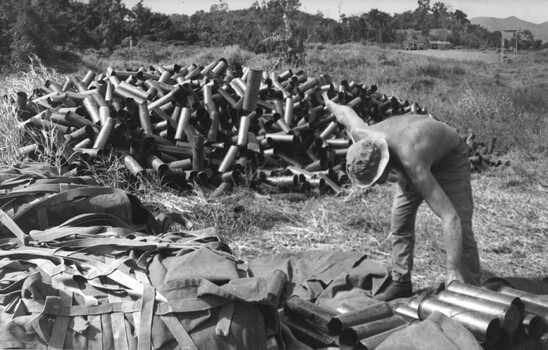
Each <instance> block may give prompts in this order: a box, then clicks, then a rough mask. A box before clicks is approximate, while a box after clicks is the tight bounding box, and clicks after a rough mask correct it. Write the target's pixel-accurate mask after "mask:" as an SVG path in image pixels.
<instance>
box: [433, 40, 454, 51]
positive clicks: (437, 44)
mask: <svg viewBox="0 0 548 350" xmlns="http://www.w3.org/2000/svg"><path fill="white" fill-rule="evenodd" d="M429 44H430V48H431V49H432V50H447V49H450V48H451V43H450V42H449V41H437V40H434V41H430V43H429Z"/></svg>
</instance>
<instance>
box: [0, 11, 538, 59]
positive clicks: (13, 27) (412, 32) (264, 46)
mask: <svg viewBox="0 0 548 350" xmlns="http://www.w3.org/2000/svg"><path fill="white" fill-rule="evenodd" d="M417 3H418V6H417V8H416V9H415V10H414V11H407V12H404V13H402V14H395V15H393V16H392V15H389V14H387V13H384V12H382V11H379V10H377V9H372V10H370V11H369V12H367V13H363V14H360V15H356V16H345V15H341V18H340V20H339V21H335V20H332V19H328V18H325V17H324V16H323V15H322V13H317V14H314V15H312V14H307V13H304V12H301V11H299V8H300V2H299V1H298V0H268V1H267V0H264V1H262V2H261V3H259V1H256V2H254V3H253V5H252V6H251V7H250V8H248V9H244V10H236V11H231V10H230V9H229V7H228V4H227V3H226V2H223V1H222V0H221V1H220V3H219V4H215V5H213V6H211V8H210V11H209V12H205V11H199V12H196V13H194V14H193V15H191V16H187V15H180V14H173V15H166V14H161V13H156V12H152V11H151V10H150V9H149V8H147V7H145V6H144V5H143V2H142V0H141V1H140V2H138V3H137V4H136V5H135V6H134V7H133V8H131V9H128V8H126V7H125V5H124V4H123V3H122V2H121V0H89V2H88V3H83V2H80V1H71V0H56V1H47V0H3V1H1V2H0V69H2V68H4V69H5V68H8V67H10V66H11V67H15V68H21V67H22V66H24V65H25V64H26V63H27V62H28V57H29V56H31V55H37V56H38V57H39V58H40V59H42V61H43V62H45V63H47V64H49V65H53V64H59V63H61V62H64V61H66V57H69V58H76V54H77V53H80V52H86V51H90V50H92V51H95V52H96V54H97V55H99V56H102V57H104V56H108V55H109V54H110V53H111V52H112V51H113V50H115V49H116V48H124V49H126V50H127V49H129V48H131V47H132V46H134V45H137V46H147V45H148V43H149V42H150V41H157V42H162V43H163V44H164V45H170V44H180V45H181V44H183V45H199V46H208V47H212V46H231V45H240V46H241V47H242V48H244V49H246V50H249V51H257V50H259V51H263V52H264V51H269V50H272V51H274V52H276V50H277V49H279V48H276V47H275V46H276V44H279V43H280V42H281V43H283V45H282V49H283V51H290V50H295V49H297V50H301V49H302V47H303V45H304V43H312V42H314V43H324V44H335V43H350V42H355V43H359V42H367V43H373V44H375V43H376V44H383V45H397V46H398V47H401V45H402V44H403V43H404V42H405V41H406V40H419V39H421V40H427V39H430V38H433V39H437V40H439V39H444V40H449V41H450V42H451V43H452V44H453V45H456V46H463V47H467V48H494V47H496V46H497V45H499V44H500V41H501V40H500V37H501V33H500V32H495V33H490V32H488V31H487V30H485V29H483V28H482V27H480V26H477V25H472V24H471V23H470V21H469V20H468V18H467V15H466V14H465V13H464V12H462V11H461V10H455V11H454V12H452V11H450V10H448V7H447V6H446V5H445V4H444V3H443V2H435V3H433V4H431V2H430V0H418V1H417ZM512 40H515V38H514V39H511V41H512ZM509 45H510V46H512V47H514V45H513V43H512V42H510V43H509ZM519 45H520V46H522V47H521V48H527V49H531V48H533V49H539V48H541V47H542V43H541V42H540V41H538V40H535V39H534V37H533V36H532V34H531V33H530V32H527V31H525V32H524V33H522V34H521V38H520V41H519ZM272 46H274V47H272ZM58 67H59V66H58Z"/></svg>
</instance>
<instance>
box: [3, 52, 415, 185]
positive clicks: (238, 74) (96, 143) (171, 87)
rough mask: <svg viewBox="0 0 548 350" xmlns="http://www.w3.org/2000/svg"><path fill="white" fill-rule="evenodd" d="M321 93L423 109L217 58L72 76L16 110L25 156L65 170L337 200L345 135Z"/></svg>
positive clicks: (379, 110)
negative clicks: (98, 169)
mask: <svg viewBox="0 0 548 350" xmlns="http://www.w3.org/2000/svg"><path fill="white" fill-rule="evenodd" d="M322 93H327V95H328V97H329V98H330V99H331V100H332V101H334V102H336V103H338V104H341V105H347V106H350V107H352V108H353V109H354V110H355V111H356V113H357V114H358V115H359V116H360V117H361V118H363V119H364V120H366V121H367V122H369V123H374V122H377V121H380V120H382V119H384V118H387V117H389V116H391V115H396V114H404V113H426V110H425V109H422V108H421V107H419V106H418V104H416V103H413V104H412V103H409V102H408V101H400V100H399V99H397V98H396V97H388V96H386V95H383V94H380V93H379V92H378V91H377V87H376V86H375V85H372V86H365V85H363V84H358V83H355V82H348V81H345V80H343V81H341V82H340V83H339V84H336V83H334V82H333V81H332V79H331V77H330V76H329V75H327V74H325V75H319V76H308V75H307V74H306V73H305V72H304V71H303V70H300V71H295V72H294V71H292V70H291V69H288V70H286V71H283V72H266V71H264V70H262V69H256V68H252V67H243V66H241V65H234V66H229V64H228V62H227V61H226V60H225V59H224V58H221V59H217V60H214V61H212V62H210V63H208V64H207V65H204V66H199V65H197V64H191V65H189V66H187V67H182V66H180V65H177V64H172V65H169V66H168V65H153V66H150V67H148V68H145V67H140V68H139V69H135V70H127V69H124V70H119V69H114V68H112V67H109V68H108V69H106V71H105V72H103V73H101V74H96V73H95V72H93V71H88V72H87V74H85V76H84V77H83V78H82V77H79V76H76V75H68V76H66V77H65V80H64V81H46V83H45V84H44V86H40V87H38V88H36V89H34V91H33V94H32V97H31V98H28V97H27V95H26V93H23V92H20V93H18V94H17V96H16V98H15V99H13V103H14V104H16V108H17V115H18V118H19V120H20V122H21V123H20V124H21V126H22V128H21V129H23V130H25V134H26V135H27V136H28V137H26V138H25V142H24V146H22V147H20V148H19V153H20V154H21V156H22V157H30V158H33V157H36V156H37V155H39V154H41V153H44V152H48V150H52V149H53V150H55V151H56V154H58V155H59V157H60V159H61V163H62V165H63V166H64V167H65V168H66V169H67V171H72V172H77V173H78V172H79V173H82V172H86V171H89V169H90V168H92V167H93V166H94V165H96V164H97V163H98V162H100V161H104V159H105V156H106V155H115V156H119V157H121V158H123V163H124V164H125V166H126V167H127V169H128V170H129V173H131V176H132V178H133V179H137V180H142V179H146V178H148V177H150V176H158V177H159V178H161V179H162V181H163V183H164V184H166V185H169V186H172V187H175V188H181V189H185V188H189V186H188V185H189V184H194V183H198V184H200V185H203V186H210V187H211V188H212V189H214V191H212V193H211V196H218V195H220V194H221V193H223V192H224V191H226V190H227V189H229V188H230V187H231V186H232V185H233V184H240V183H244V184H248V185H250V186H251V187H252V188H254V189H256V190H258V191H261V192H268V193H287V192H304V193H334V194H338V193H340V192H341V191H342V189H343V187H344V186H345V185H347V184H348V177H347V176H346V173H345V166H344V165H345V159H346V152H347V149H348V147H349V146H350V144H351V140H350V139H349V138H348V137H347V135H346V133H345V130H344V128H343V127H342V126H341V125H340V124H338V123H337V122H336V119H335V116H333V115H332V114H330V113H329V112H328V111H327V110H326V108H325V103H324V100H323V98H322Z"/></svg>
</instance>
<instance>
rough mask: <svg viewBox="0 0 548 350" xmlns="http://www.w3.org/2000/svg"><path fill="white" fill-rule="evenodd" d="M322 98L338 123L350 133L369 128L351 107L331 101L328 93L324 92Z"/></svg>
mask: <svg viewBox="0 0 548 350" xmlns="http://www.w3.org/2000/svg"><path fill="white" fill-rule="evenodd" d="M322 96H323V101H324V103H325V108H326V109H327V111H328V112H330V113H333V115H334V116H335V118H336V119H337V122H338V123H340V124H342V125H344V126H345V127H346V129H347V130H348V131H349V132H352V131H353V130H358V129H360V128H367V127H368V125H367V124H366V123H365V122H364V121H363V119H361V118H360V117H359V116H358V114H356V111H355V110H353V109H352V108H351V107H349V106H345V105H340V104H338V103H335V102H333V101H331V100H330V99H329V97H328V96H327V93H326V92H324V93H323V94H322Z"/></svg>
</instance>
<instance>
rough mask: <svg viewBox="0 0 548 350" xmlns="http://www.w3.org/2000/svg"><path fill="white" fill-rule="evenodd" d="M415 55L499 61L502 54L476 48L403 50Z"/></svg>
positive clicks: (462, 59)
mask: <svg viewBox="0 0 548 350" xmlns="http://www.w3.org/2000/svg"><path fill="white" fill-rule="evenodd" d="M402 52H405V53H409V54H413V55H422V56H429V57H435V58H441V59H452V60H458V61H481V62H488V63H491V62H498V60H499V58H500V56H499V54H497V53H496V52H495V51H476V50H413V51H403V50H402Z"/></svg>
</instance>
